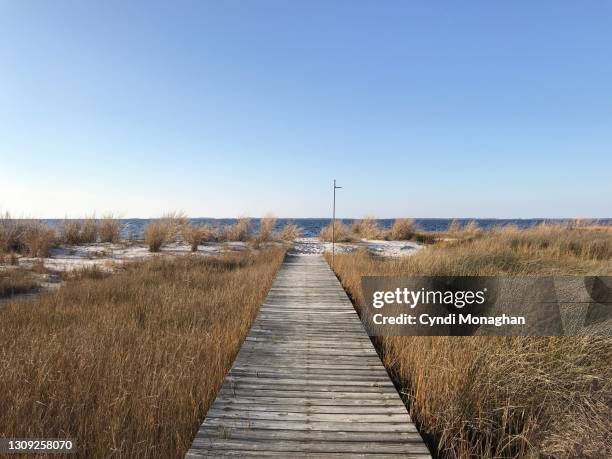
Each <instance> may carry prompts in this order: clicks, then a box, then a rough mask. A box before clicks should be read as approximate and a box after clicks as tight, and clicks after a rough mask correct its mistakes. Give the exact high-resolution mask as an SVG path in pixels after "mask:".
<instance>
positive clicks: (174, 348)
mask: <svg viewBox="0 0 612 459" xmlns="http://www.w3.org/2000/svg"><path fill="white" fill-rule="evenodd" d="M283 257H284V251H283V250H281V249H280V248H273V249H267V250H262V251H257V252H256V253H253V252H246V251H245V252H242V253H233V254H227V255H223V256H220V257H196V256H189V255H187V256H181V257H175V258H166V257H153V258H152V259H149V260H147V261H143V262H136V263H134V264H129V265H126V266H125V267H124V268H123V269H120V270H119V271H118V272H117V273H116V274H113V275H112V276H100V275H98V273H96V274H95V275H92V276H91V277H93V278H90V276H89V275H87V276H84V278H82V279H81V280H75V281H74V282H72V281H71V282H68V283H66V284H65V285H64V286H62V287H61V288H60V289H59V290H57V291H55V292H48V293H43V294H42V295H41V296H40V297H38V298H35V299H33V300H31V301H30V303H28V305H27V307H26V305H25V304H23V303H19V302H13V303H9V304H7V305H3V306H2V307H0V349H1V350H2V353H1V354H2V358H0V374H1V375H2V378H1V379H0V381H1V382H0V384H1V386H2V390H1V391H0V437H16V438H40V437H45V438H72V439H76V440H77V443H76V444H77V447H78V456H79V457H108V456H109V455H111V456H116V457H125V458H131V457H160V458H170V457H176V458H178V457H183V456H184V455H185V452H186V451H187V449H188V448H189V446H190V445H191V442H192V439H193V437H194V435H195V433H196V431H197V429H198V427H199V425H200V423H201V422H202V419H203V418H204V415H205V413H206V411H207V410H208V407H209V406H210V404H211V403H212V401H213V400H214V397H215V395H216V393H217V391H218V389H219V387H220V386H221V384H222V382H223V379H224V377H225V374H226V373H227V371H228V370H229V368H230V366H231V364H232V361H233V360H234V357H235V355H236V353H237V352H238V349H239V347H240V344H241V343H242V341H243V339H244V337H245V335H246V334H247V332H248V330H249V328H250V325H251V323H252V321H253V319H254V318H255V316H256V314H257V311H258V310H259V306H260V304H261V302H262V301H263V299H264V297H265V295H266V293H267V291H268V289H269V288H270V285H271V283H272V279H273V278H274V276H275V274H276V271H277V270H278V268H279V266H280V264H281V262H282V260H283Z"/></svg>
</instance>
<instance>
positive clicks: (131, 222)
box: [44, 218, 612, 239]
mask: <svg viewBox="0 0 612 459" xmlns="http://www.w3.org/2000/svg"><path fill="white" fill-rule="evenodd" d="M414 220H415V222H416V224H417V225H418V227H419V228H420V229H422V230H424V231H445V230H446V229H448V226H449V225H450V223H451V222H452V221H453V220H454V219H451V218H415V219H414ZM44 221H45V222H46V223H48V224H49V225H51V226H57V225H58V224H59V223H61V222H62V221H63V220H60V219H51V220H44ZM152 221H155V219H140V218H128V219H122V220H121V222H122V230H121V233H122V234H121V236H122V237H123V238H125V239H142V238H143V235H144V227H145V226H146V225H147V224H148V223H150V222H152ZM237 221H238V220H237V219H235V218H219V219H213V218H193V219H191V222H192V223H194V224H200V223H207V224H212V225H216V226H224V225H231V224H234V223H236V222H237ZM251 221H252V223H253V228H254V229H255V231H258V229H259V219H257V218H253V219H252V220H251ZM330 221H331V219H329V218H279V219H278V221H277V224H276V227H277V229H280V228H282V227H283V226H284V225H286V224H287V223H295V224H296V225H298V226H299V227H300V228H302V231H303V232H304V236H318V235H319V232H320V231H321V228H323V227H325V226H327V225H329V223H330ZM354 221H355V220H354V219H342V222H344V223H345V224H348V225H350V224H351V223H353V222H354ZM457 221H458V222H459V223H460V224H461V225H465V224H467V223H469V222H471V221H475V222H476V223H478V226H479V227H481V228H484V229H486V228H492V227H494V226H504V225H516V226H518V227H519V228H529V227H531V226H534V225H538V224H540V223H564V222H567V221H569V220H564V219H545V218H530V219H478V218H477V219H474V218H460V219H457ZM393 222H394V219H381V220H378V223H379V225H380V226H381V227H383V228H390V227H391V225H393ZM595 222H596V223H599V224H603V225H612V218H604V219H599V220H595Z"/></svg>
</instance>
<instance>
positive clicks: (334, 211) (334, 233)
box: [331, 179, 342, 268]
mask: <svg viewBox="0 0 612 459" xmlns="http://www.w3.org/2000/svg"><path fill="white" fill-rule="evenodd" d="M339 188H342V187H341V186H336V179H334V205H333V210H332V263H331V265H332V268H333V267H334V256H335V255H336V190H337V189H339Z"/></svg>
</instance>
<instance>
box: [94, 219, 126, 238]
mask: <svg viewBox="0 0 612 459" xmlns="http://www.w3.org/2000/svg"><path fill="white" fill-rule="evenodd" d="M98 232H99V234H100V242H112V243H117V242H119V241H120V240H121V222H120V221H119V219H118V218H116V217H115V216H113V215H112V214H108V215H105V216H103V217H102V219H101V220H100V222H99V227H98Z"/></svg>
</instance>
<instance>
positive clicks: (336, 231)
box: [319, 220, 358, 242]
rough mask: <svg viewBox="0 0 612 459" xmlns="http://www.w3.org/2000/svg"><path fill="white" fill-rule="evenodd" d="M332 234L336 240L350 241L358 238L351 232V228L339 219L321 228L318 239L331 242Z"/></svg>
mask: <svg viewBox="0 0 612 459" xmlns="http://www.w3.org/2000/svg"><path fill="white" fill-rule="evenodd" d="M332 230H333V231H332ZM332 235H333V237H334V239H335V241H336V242H351V241H355V240H357V239H358V238H357V237H356V236H355V234H354V233H352V232H351V229H350V228H349V227H348V226H347V225H345V224H344V223H342V222H341V221H340V220H336V223H335V225H333V226H332V223H330V224H329V225H327V226H326V227H324V228H323V229H321V232H320V233H319V239H321V240H322V241H325V242H331V240H332Z"/></svg>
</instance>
